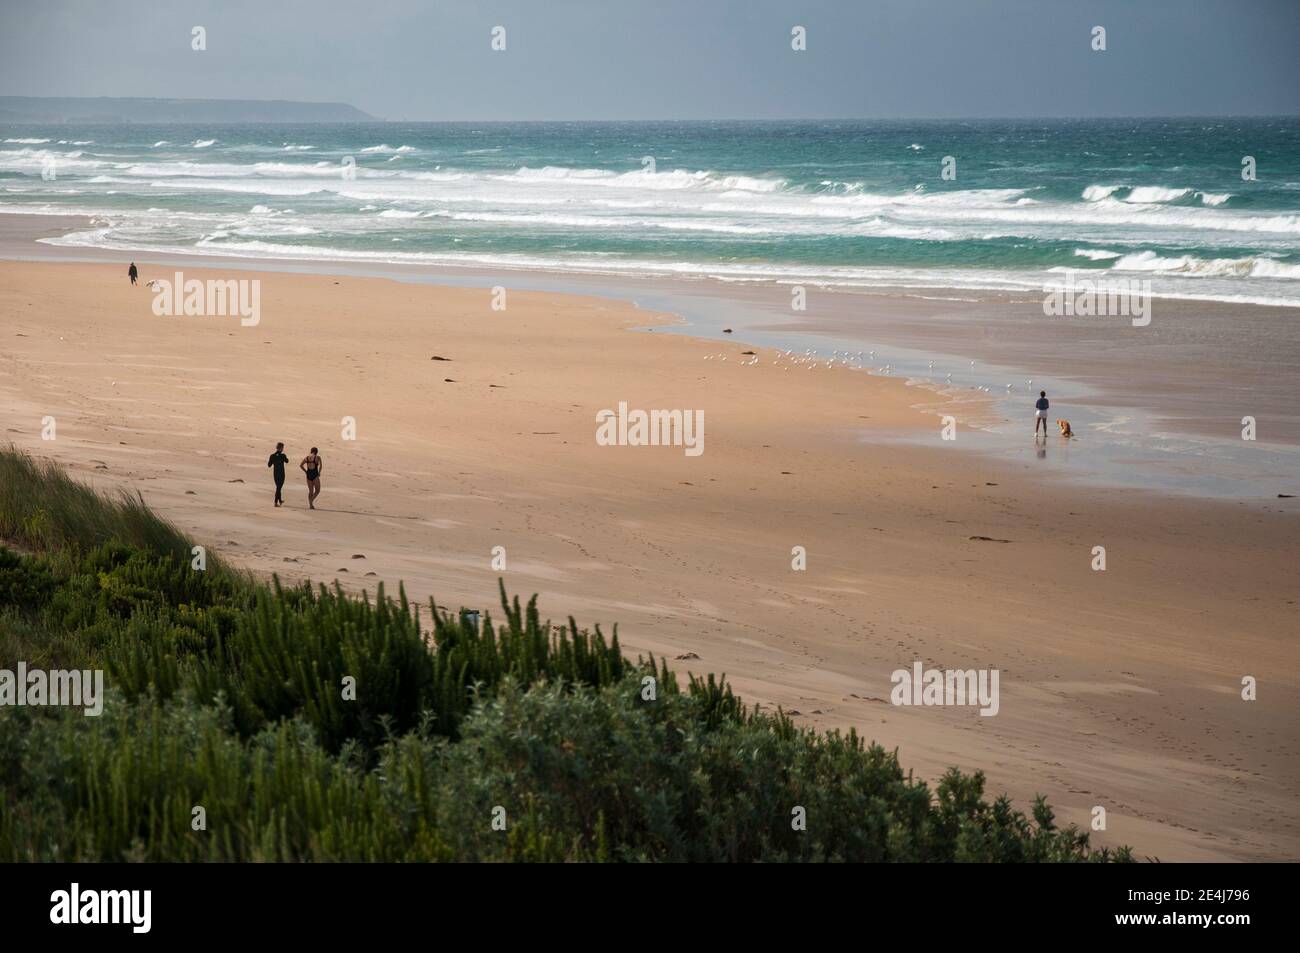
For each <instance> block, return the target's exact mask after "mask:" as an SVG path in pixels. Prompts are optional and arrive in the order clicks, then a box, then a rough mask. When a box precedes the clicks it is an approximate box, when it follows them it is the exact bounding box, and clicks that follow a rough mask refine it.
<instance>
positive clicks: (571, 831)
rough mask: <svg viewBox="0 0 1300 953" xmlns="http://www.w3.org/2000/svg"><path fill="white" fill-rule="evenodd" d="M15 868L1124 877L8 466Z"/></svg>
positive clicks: (649, 685) (10, 803)
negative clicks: (480, 866)
mask: <svg viewBox="0 0 1300 953" xmlns="http://www.w3.org/2000/svg"><path fill="white" fill-rule="evenodd" d="M0 542H3V543H4V544H6V545H0V670H9V671H14V670H15V669H16V667H17V666H18V664H19V663H22V664H23V665H25V667H26V669H27V670H29V671H30V670H33V669H40V670H72V669H76V670H83V671H88V670H102V671H103V672H104V684H105V686H106V689H105V697H104V699H103V712H102V714H100V715H99V716H87V715H86V714H85V711H84V710H83V709H82V708H77V707H64V706H50V705H47V706H32V705H28V706H23V707H16V706H13V705H6V706H5V707H3V708H0V860H4V861H24V860H27V861H59V860H89V861H120V860H139V861H208V860H215V861H254V860H256V861H352V860H360V861H835V860H838V861H1116V860H1120V861H1124V860H1129V859H1131V857H1130V852H1129V851H1128V850H1127V849H1123V850H1120V851H1113V850H1105V849H1094V848H1092V847H1090V845H1089V838H1088V835H1087V833H1085V832H1081V831H1080V830H1078V829H1076V828H1074V827H1068V828H1059V827H1057V826H1056V824H1055V823H1054V821H1053V816H1052V812H1051V810H1050V808H1049V807H1048V806H1047V804H1046V803H1045V802H1044V801H1043V799H1041V798H1039V799H1038V800H1037V801H1036V802H1035V803H1034V805H1033V806H1032V807H1031V808H1030V810H1029V812H1028V814H1026V813H1025V812H1023V811H1021V810H1017V809H1015V808H1014V807H1013V806H1012V805H1011V803H1010V802H1009V801H1008V800H1007V799H1006V798H1005V797H997V798H991V797H989V796H987V795H986V792H985V783H984V777H983V775H982V774H981V773H978V772H977V773H975V774H963V773H962V772H960V771H957V770H955V769H954V770H951V771H949V772H948V773H947V775H946V776H944V777H943V778H942V779H941V780H940V782H939V783H938V784H937V785H935V786H934V788H933V790H932V789H931V787H930V786H929V785H927V784H926V783H924V782H922V781H919V780H915V779H913V778H912V777H911V775H910V774H908V773H906V772H905V771H904V770H903V768H902V767H901V766H900V764H899V762H898V759H897V756H896V754H895V753H893V752H890V751H888V750H886V749H885V748H883V747H881V746H880V745H877V744H868V743H866V742H865V741H864V739H862V738H860V737H859V736H857V735H856V734H855V733H853V732H849V733H847V734H846V733H840V732H829V733H818V732H815V731H813V730H811V729H808V728H805V727H801V726H799V725H797V724H796V723H794V722H793V721H792V720H791V719H790V718H789V717H788V716H786V715H785V714H783V713H781V712H780V711H765V710H760V709H759V708H757V707H750V706H746V705H745V704H743V703H742V701H741V700H740V699H738V698H737V697H736V696H735V695H734V694H733V693H732V691H731V689H730V688H729V687H728V686H727V684H726V682H725V679H717V678H715V677H713V676H711V675H710V676H708V677H707V678H696V677H693V676H689V677H687V678H686V679H685V680H681V679H679V678H678V676H677V675H676V674H675V673H673V672H672V671H670V670H669V669H668V667H667V665H666V664H664V663H663V662H662V661H659V660H656V659H654V658H638V659H637V660H635V661H633V660H630V659H628V658H627V657H626V656H624V654H623V652H622V650H621V649H620V647H619V642H618V634H617V630H615V631H613V632H612V633H610V634H609V635H608V636H606V634H605V633H604V632H602V631H601V629H600V628H599V627H596V628H595V629H594V630H590V631H589V630H586V629H582V628H579V626H578V625H577V624H576V622H575V621H574V620H572V619H570V620H569V621H568V624H567V625H564V626H554V625H551V624H550V623H549V622H548V621H544V620H543V619H542V617H541V615H540V614H539V612H538V609H537V606H536V603H535V599H534V600H532V601H530V602H528V603H527V604H526V605H521V604H520V602H519V600H518V598H517V597H516V598H514V599H511V598H510V597H508V595H507V593H506V590H505V587H504V585H502V586H501V591H500V599H501V614H500V617H499V621H498V620H496V619H494V618H492V617H491V616H486V617H484V618H483V619H482V620H481V621H480V620H478V618H477V617H476V616H473V615H470V614H468V613H466V612H463V611H461V612H452V611H448V610H446V609H444V608H443V607H440V606H437V605H436V604H434V603H433V602H432V601H430V603H428V604H427V605H419V606H417V605H416V604H414V603H411V602H410V601H408V599H407V598H406V595H405V592H404V591H402V590H401V589H400V588H399V592H398V594H397V596H395V597H394V596H391V595H389V594H387V593H386V592H385V590H384V588H383V587H382V586H380V587H379V589H378V591H377V592H376V593H375V594H374V595H373V597H367V596H354V595H350V594H348V593H345V592H343V591H342V590H341V589H340V588H338V587H337V585H336V586H335V587H334V588H330V587H327V586H323V585H317V586H312V585H309V584H303V585H298V586H292V587H286V586H283V585H281V584H280V582H279V581H278V580H274V579H273V580H270V581H263V580H259V579H255V578H252V577H251V576H250V575H248V574H247V573H244V572H242V571H240V570H238V569H236V568H234V567H232V566H230V565H228V564H227V563H225V562H224V561H222V560H221V559H220V558H218V557H217V556H216V555H215V554H207V556H206V563H205V565H204V567H203V568H202V569H196V568H194V565H195V564H194V558H193V549H192V547H193V543H192V542H191V541H190V540H188V539H187V538H186V537H185V535H184V534H183V533H181V532H180V531H179V530H178V529H177V528H176V527H174V526H172V525H171V524H169V523H167V522H166V521H164V520H162V519H160V518H159V517H158V516H156V515H155V514H154V513H152V512H151V511H150V509H149V508H148V507H147V506H146V505H145V503H144V501H143V500H142V499H141V498H140V497H139V496H129V495H121V496H117V497H112V496H106V495H104V494H101V493H98V492H95V491H93V490H92V489H90V488H88V487H86V486H84V485H83V484H80V483H78V482H77V481H75V480H73V479H71V478H69V477H68V476H67V475H66V474H65V473H64V472H63V471H62V470H60V469H59V468H57V467H56V466H54V465H52V464H46V463H40V462H37V461H35V460H33V459H31V458H30V457H28V456H26V455H24V454H22V453H20V452H17V451H15V450H13V449H10V450H7V451H0Z"/></svg>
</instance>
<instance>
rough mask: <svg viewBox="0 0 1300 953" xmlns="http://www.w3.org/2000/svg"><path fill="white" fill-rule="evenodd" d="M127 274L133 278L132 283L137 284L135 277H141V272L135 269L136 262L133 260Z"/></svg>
mask: <svg viewBox="0 0 1300 953" xmlns="http://www.w3.org/2000/svg"><path fill="white" fill-rule="evenodd" d="M126 274H127V277H129V278H130V279H131V284H135V279H137V278H139V277H140V272H138V271H136V270H135V262H131V267H130V268H128V269H127V270H126Z"/></svg>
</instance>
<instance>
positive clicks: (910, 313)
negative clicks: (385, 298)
mask: <svg viewBox="0 0 1300 953" xmlns="http://www.w3.org/2000/svg"><path fill="white" fill-rule="evenodd" d="M46 218H48V219H50V221H43V219H46ZM89 223H90V220H89V219H87V218H84V217H79V216H48V217H47V216H40V215H11V214H0V260H32V261H37V260H44V261H87V262H89V261H114V262H116V261H120V260H122V259H123V255H124V254H126V255H129V254H132V253H130V252H124V253H121V254H119V253H117V252H114V251H108V250H102V249H95V248H88V247H87V248H78V247H73V246H57V245H45V244H38V243H37V239H38V238H47V237H56V236H58V235H61V234H65V233H67V232H69V231H74V230H80V229H83V228H86V227H88V226H89ZM33 249H41V252H40V253H39V254H33V255H23V252H31V251H32V250H33ZM83 253H84V254H83ZM134 254H137V255H138V256H139V257H138V259H137V260H138V261H139V262H141V263H154V264H166V265H174V266H175V267H178V268H181V269H182V270H183V269H184V268H185V267H187V266H188V267H197V268H240V269H249V270H269V271H274V272H281V273H286V274H316V275H349V276H353V277H381V278H391V279H394V280H398V281H404V282H410V283H417V284H427V285H434V286H453V287H477V288H489V287H492V286H494V285H498V284H500V283H501V282H502V281H503V280H505V279H503V274H504V275H508V276H509V281H508V284H509V287H510V288H512V289H519V290H526V291H540V292H553V293H561V294H572V295H583V296H592V295H594V296H599V297H602V298H607V299H609V300H611V302H621V301H631V302H632V303H633V304H635V305H636V306H637V307H638V308H641V309H643V310H646V311H648V312H651V313H669V314H673V315H675V316H677V317H678V318H680V326H674V327H666V328H664V329H663V330H665V331H667V332H668V333H674V334H683V335H688V336H692V337H695V338H700V339H707V340H713V341H716V342H723V341H728V340H734V341H738V342H743V343H746V344H749V345H751V346H753V347H770V348H775V349H780V350H787V349H789V350H794V351H795V352H796V353H799V352H801V351H804V350H808V349H810V348H811V349H814V350H816V351H817V352H818V353H821V354H826V353H827V352H828V351H836V350H838V351H840V352H841V354H842V353H844V352H849V353H856V352H864V353H863V357H862V360H861V361H858V360H857V358H856V357H855V358H854V360H853V364H854V366H855V367H857V368H858V369H861V370H864V371H866V372H867V373H869V374H871V375H873V376H893V377H902V378H905V379H906V380H908V381H909V382H910V383H912V384H914V385H916V386H917V387H918V388H919V389H921V390H924V391H928V392H931V393H933V394H937V395H940V396H943V397H946V398H948V399H949V400H951V401H956V402H957V405H958V406H963V405H965V406H966V407H967V408H968V410H969V412H968V414H967V415H966V416H967V418H969V419H968V422H969V423H972V424H973V425H974V426H975V427H976V429H977V430H978V431H979V433H978V435H977V436H976V437H975V438H974V439H973V440H970V441H966V442H965V443H964V446H965V447H966V449H969V450H973V451H975V452H978V453H981V454H985V455H989V456H991V457H993V458H995V459H1001V460H1003V461H1007V462H1012V463H1019V462H1022V461H1026V460H1028V459H1029V452H1030V450H1031V449H1036V448H1031V447H1030V446H1028V445H1027V444H1026V443H1025V441H1024V440H1023V439H1022V437H1023V434H1022V428H1023V426H1024V424H1025V423H1026V422H1029V417H1030V415H1031V412H1029V411H1026V410H1025V408H1026V407H1028V406H1029V404H1030V402H1031V400H1032V393H1033V392H1034V391H1036V390H1039V389H1045V390H1047V391H1048V394H1049V397H1051V399H1052V400H1053V401H1054V405H1055V406H1054V411H1053V415H1052V416H1053V417H1054V416H1055V413H1057V412H1060V413H1062V414H1063V415H1064V416H1065V417H1067V418H1069V419H1070V421H1071V423H1072V426H1073V428H1074V430H1075V433H1076V435H1077V436H1079V437H1083V438H1084V439H1083V440H1075V441H1074V444H1073V449H1072V452H1071V464H1070V466H1069V467H1065V468H1054V470H1053V477H1054V478H1062V479H1068V480H1071V481H1074V482H1081V483H1087V484H1089V485H1093V486H1111V487H1128V488H1150V489H1153V490H1158V491H1160V492H1166V493H1169V492H1172V493H1178V494H1181V495H1188V496H1195V497H1209V498H1223V499H1270V498H1277V497H1278V496H1279V495H1281V494H1293V493H1300V485H1298V484H1297V483H1296V474H1297V473H1300V413H1297V412H1295V411H1294V408H1295V407H1297V406H1300V309H1292V308H1285V307H1264V306H1256V305H1232V306H1227V305H1217V304H1209V303H1205V302H1196V301H1178V300H1165V299H1157V300H1156V302H1154V303H1153V307H1155V306H1156V305H1159V310H1158V311H1157V312H1156V314H1157V319H1156V321H1155V322H1154V323H1155V324H1156V330H1155V332H1152V329H1150V328H1146V329H1140V330H1139V329H1124V328H1119V329H1117V328H1116V327H1115V326H1114V325H1115V322H1116V321H1118V322H1119V323H1120V324H1126V323H1127V320H1128V319H1126V318H1124V319H1101V320H1104V321H1107V322H1110V323H1109V324H1105V325H1088V324H1084V325H1079V324H1064V325H1061V324H1050V323H1047V324H1045V323H1044V320H1043V318H1042V316H1041V301H1040V299H1039V298H1036V297H1035V298H1026V297H1024V296H1017V295H1012V294H995V293H987V294H984V295H982V296H978V297H970V296H963V295H961V294H960V293H957V292H953V293H952V294H949V295H943V294H939V295H937V296H936V295H919V294H915V293H913V292H907V291H896V292H890V293H883V292H881V293H878V292H863V293H858V292H844V291H836V290H823V289H809V290H808V298H809V300H811V301H813V302H814V304H813V305H810V306H809V308H808V310H807V311H806V312H803V313H801V314H795V313H793V312H792V311H791V310H790V308H789V299H790V291H789V288H788V287H787V286H785V285H780V284H770V285H762V284H751V283H734V284H733V283H726V282H719V281H714V280H711V279H707V278H698V279H696V278H691V279H674V280H659V279H653V278H624V279H619V278H609V277H604V276H598V275H581V274H568V273H556V272H542V271H527V270H521V271H510V270H507V271H505V272H503V273H490V272H487V271H484V270H480V269H464V268H455V267H449V268H445V269H431V268H429V267H427V266H412V265H405V264H380V263H370V262H349V261H346V260H339V261H295V260H292V259H263V258H235V257H228V256H211V255H204V254H194V255H172V254H162V255H159V254H155V253H152V252H147V251H137V252H135V253H134ZM20 256H21V257H20ZM954 295H956V296H955V297H954ZM1171 307H1172V308H1176V309H1177V310H1176V311H1175V312H1174V313H1172V314H1168V313H1166V311H1167V310H1168V309H1169V308H1171ZM1221 311H1222V313H1220V312H1221ZM1252 321H1253V322H1256V323H1258V322H1264V323H1265V324H1266V325H1267V327H1266V328H1263V329H1262V330H1264V331H1266V333H1267V336H1269V337H1271V338H1273V339H1276V340H1284V341H1286V342H1288V343H1287V345H1286V346H1283V347H1277V348H1274V349H1272V350H1271V351H1269V353H1267V354H1260V353H1258V349H1251V348H1248V347H1246V346H1245V344H1244V343H1242V341H1243V338H1244V337H1245V335H1243V334H1242V327H1243V326H1244V323H1246V322H1252ZM1161 325H1167V327H1165V328H1161V327H1160V326H1161ZM726 327H731V328H732V333H729V334H724V333H723V328H726ZM1099 335H1100V336H1099ZM1188 341H1195V342H1197V347H1196V348H1193V347H1191V346H1189V345H1188V344H1187V343H1186V342H1188ZM1232 341H1236V342H1238V343H1237V344H1236V345H1234V346H1236V347H1237V348H1238V349H1239V350H1241V351H1242V352H1243V354H1241V355H1239V356H1237V357H1235V358H1234V357H1233V356H1232V354H1231V353H1229V352H1230V347H1229V345H1228V344H1225V342H1232ZM1143 342H1146V343H1143ZM1207 342H1208V343H1210V344H1211V345H1212V347H1210V348H1209V350H1208V351H1207V350H1205V349H1204V348H1203V347H1201V345H1204V344H1205V343H1207ZM868 351H874V352H875V360H874V361H873V360H872V359H871V358H870V357H869V356H868V355H867V354H866V353H865V352H868ZM1207 353H1214V354H1215V357H1214V358H1213V359H1212V360H1211V359H1209V358H1208V357H1207V356H1206V355H1207ZM1171 354H1173V355H1175V356H1176V358H1177V359H1176V360H1175V361H1174V362H1172V363H1171V362H1170V361H1169V357H1170V355H1171ZM971 359H974V360H975V364H974V365H972V363H971ZM1260 362H1264V363H1262V364H1261V363H1260ZM886 365H889V369H888V370H886V369H885V366H886ZM945 374H951V378H950V379H949V378H947V377H945V376H944V375H945ZM1031 382H1032V386H1030V385H1031ZM1007 384H1011V385H1012V386H1011V387H1010V388H1007V387H1006V385H1007ZM929 401H930V398H927V401H926V402H929ZM975 408H979V410H978V411H976V410H975ZM1247 414H1249V415H1250V416H1252V417H1254V418H1256V419H1257V420H1258V421H1259V423H1258V427H1257V431H1258V432H1257V434H1256V439H1255V440H1254V441H1253V442H1250V443H1248V444H1247V443H1245V442H1243V441H1242V439H1241V432H1242V417H1243V416H1245V415H1247ZM938 423H939V422H938V421H937V420H936V421H935V428H936V430H937V428H938ZM1053 429H1055V428H1053ZM909 439H910V438H909ZM1040 460H1041V457H1040ZM1050 463H1051V461H1050V459H1049V464H1050Z"/></svg>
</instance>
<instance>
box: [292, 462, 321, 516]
mask: <svg viewBox="0 0 1300 953" xmlns="http://www.w3.org/2000/svg"><path fill="white" fill-rule="evenodd" d="M298 467H299V468H300V469H301V470H302V471H303V472H304V473H306V474H307V505H308V506H310V507H311V508H312V509H313V510H314V509H316V497H318V496H320V474H321V470H323V469H324V467H323V465H322V464H321V459H320V454H319V453H317V452H316V448H315V447H312V448H311V453H309V454H307V456H305V457H303V458H302V463H300V464H298Z"/></svg>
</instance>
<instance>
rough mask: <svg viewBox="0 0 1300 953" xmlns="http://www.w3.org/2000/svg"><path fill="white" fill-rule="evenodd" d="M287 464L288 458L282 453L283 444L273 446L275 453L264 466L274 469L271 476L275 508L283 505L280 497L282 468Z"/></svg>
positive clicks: (282, 498) (282, 476) (282, 477)
mask: <svg viewBox="0 0 1300 953" xmlns="http://www.w3.org/2000/svg"><path fill="white" fill-rule="evenodd" d="M288 462H289V458H288V457H287V456H285V453H284V444H282V443H277V444H276V445H275V453H273V454H271V459H269V460H267V461H266V465H267V466H268V467H274V468H275V469H274V470H272V471H271V474H272V476H274V477H275V505H276V506H281V505H283V503H284V497H282V496H281V495H280V491H281V490H282V489H283V488H284V467H285V464H287V463H288Z"/></svg>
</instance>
